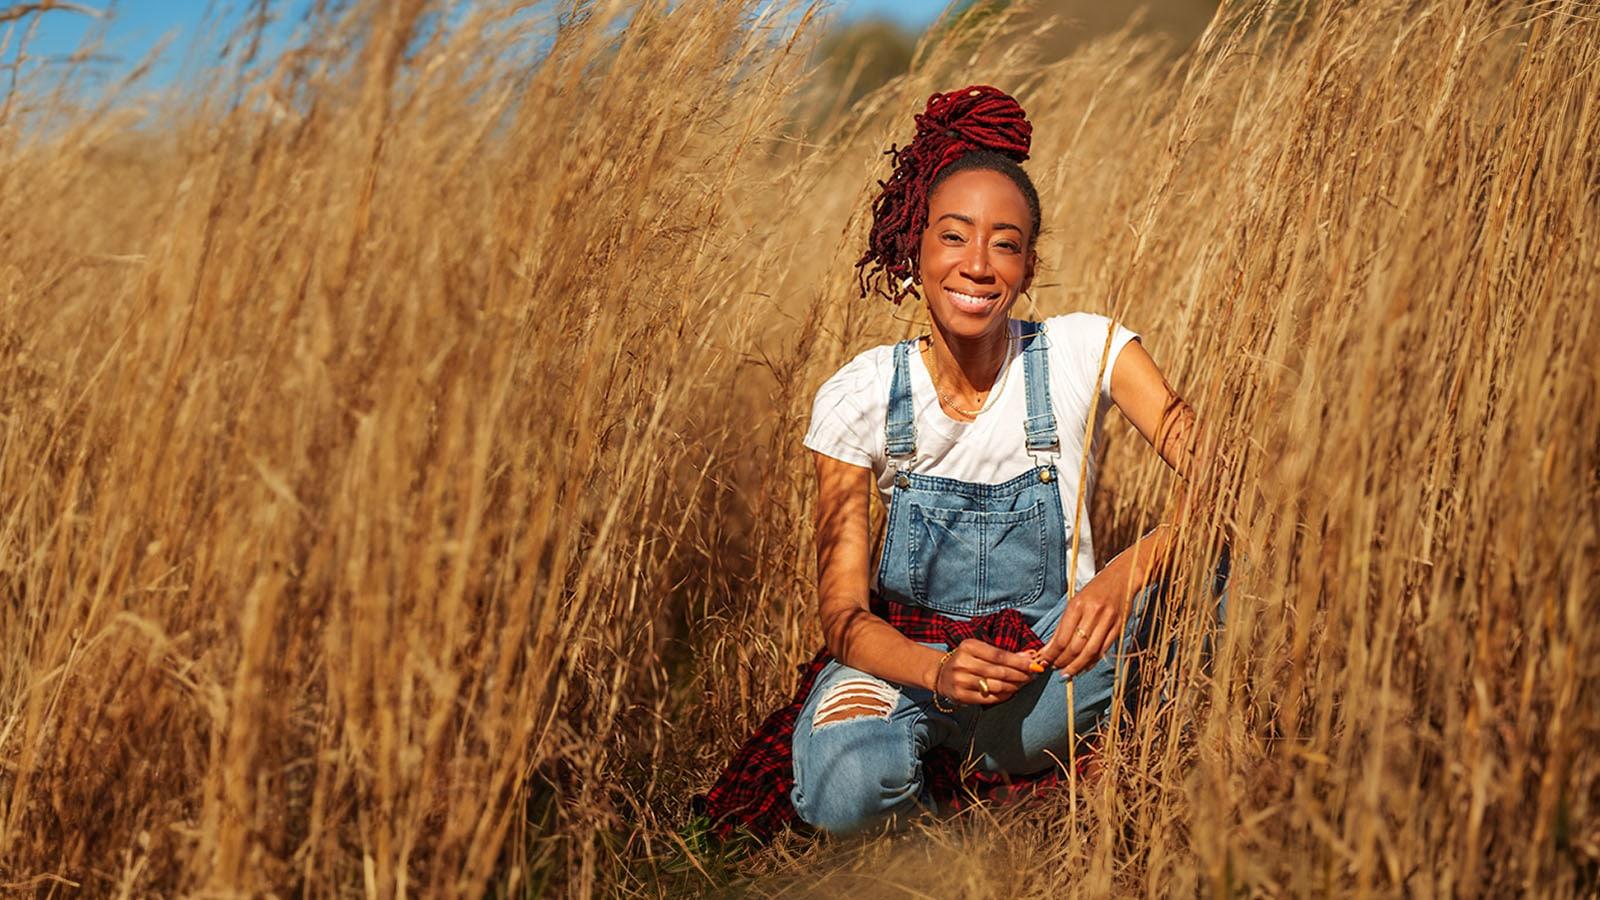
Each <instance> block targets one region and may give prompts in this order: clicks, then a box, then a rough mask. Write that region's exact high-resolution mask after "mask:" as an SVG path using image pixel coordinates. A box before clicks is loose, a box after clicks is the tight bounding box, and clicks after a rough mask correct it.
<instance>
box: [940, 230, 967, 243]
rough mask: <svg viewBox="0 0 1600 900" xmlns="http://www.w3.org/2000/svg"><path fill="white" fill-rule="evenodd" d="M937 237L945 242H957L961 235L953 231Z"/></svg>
mask: <svg viewBox="0 0 1600 900" xmlns="http://www.w3.org/2000/svg"><path fill="white" fill-rule="evenodd" d="M939 237H940V238H942V239H944V240H947V241H959V240H961V239H962V238H961V235H960V234H959V233H958V232H954V231H946V232H945V233H944V234H941V235H939Z"/></svg>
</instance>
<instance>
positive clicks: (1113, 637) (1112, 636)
mask: <svg viewBox="0 0 1600 900" xmlns="http://www.w3.org/2000/svg"><path fill="white" fill-rule="evenodd" d="M1112 624H1113V625H1115V624H1116V620H1115V619H1113V620H1112ZM1121 638H1122V629H1121V628H1115V627H1113V628H1109V629H1107V630H1106V639H1105V642H1104V643H1102V644H1101V645H1100V655H1101V656H1105V655H1106V654H1107V653H1110V652H1111V648H1112V647H1115V646H1116V645H1117V641H1119V640H1121Z"/></svg>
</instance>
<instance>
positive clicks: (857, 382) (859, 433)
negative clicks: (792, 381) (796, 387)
mask: <svg viewBox="0 0 1600 900" xmlns="http://www.w3.org/2000/svg"><path fill="white" fill-rule="evenodd" d="M875 362H876V361H875V360H874V358H873V355H872V353H871V351H869V352H867V353H863V354H861V355H860V356H857V357H856V358H855V359H853V360H851V361H850V362H848V363H846V364H845V366H844V368H842V369H840V370H839V371H838V372H835V373H834V374H833V377H831V378H829V379H828V380H827V381H825V382H823V384H822V387H820V388H818V389H817V396H816V399H815V400H813V401H812V404H811V426H810V427H809V428H808V429H806V437H805V445H806V447H808V448H810V449H812V450H815V451H817V452H818V453H821V454H823V455H824V456H831V457H833V458H834V459H837V460H839V461H840V462H847V463H850V464H851V465H855V466H865V467H867V468H872V467H873V461H874V460H875V459H876V458H878V457H881V456H882V455H883V441H884V438H883V413H884V410H883V409H882V408H880V407H881V406H882V403H881V402H878V403H875V402H873V401H874V400H875V399H877V397H878V394H881V393H883V390H884V389H883V388H880V387H879V386H878V384H877V378H876V374H877V372H876V369H877V366H876V365H875Z"/></svg>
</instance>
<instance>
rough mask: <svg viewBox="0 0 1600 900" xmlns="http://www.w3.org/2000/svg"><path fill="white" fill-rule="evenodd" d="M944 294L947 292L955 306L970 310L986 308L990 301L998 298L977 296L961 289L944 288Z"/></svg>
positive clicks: (975, 310) (978, 310) (979, 310)
mask: <svg viewBox="0 0 1600 900" xmlns="http://www.w3.org/2000/svg"><path fill="white" fill-rule="evenodd" d="M945 294H947V295H948V296H949V297H950V299H951V300H954V301H955V303H956V306H958V307H961V308H963V309H966V310H968V311H971V312H981V311H983V310H984V309H987V308H988V306H989V304H990V303H992V302H994V301H995V300H996V299H998V298H997V297H977V296H974V295H972V294H964V293H962V292H961V291H952V290H946V291H945Z"/></svg>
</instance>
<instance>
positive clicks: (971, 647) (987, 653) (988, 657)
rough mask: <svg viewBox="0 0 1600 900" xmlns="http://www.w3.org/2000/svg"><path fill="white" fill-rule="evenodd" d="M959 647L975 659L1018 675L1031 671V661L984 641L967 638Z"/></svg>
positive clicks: (1019, 654)
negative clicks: (1004, 668)
mask: <svg viewBox="0 0 1600 900" xmlns="http://www.w3.org/2000/svg"><path fill="white" fill-rule="evenodd" d="M961 646H962V647H963V648H965V649H967V650H968V651H969V652H970V653H971V654H972V655H973V656H974V657H976V658H977V659H979V660H982V661H983V662H987V663H989V664H991V665H996V666H1005V667H1006V668H1009V669H1013V670H1015V671H1016V672H1017V673H1018V674H1022V675H1026V674H1028V673H1029V672H1030V671H1031V669H1030V667H1031V666H1032V664H1033V660H1031V659H1029V658H1028V657H1026V656H1023V655H1022V654H1021V653H1012V652H1010V651H1009V650H1001V649H1000V648H999V647H996V646H995V645H993V644H990V643H986V642H984V641H980V640H978V639H977V638H969V639H967V640H965V641H962V642H961Z"/></svg>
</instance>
